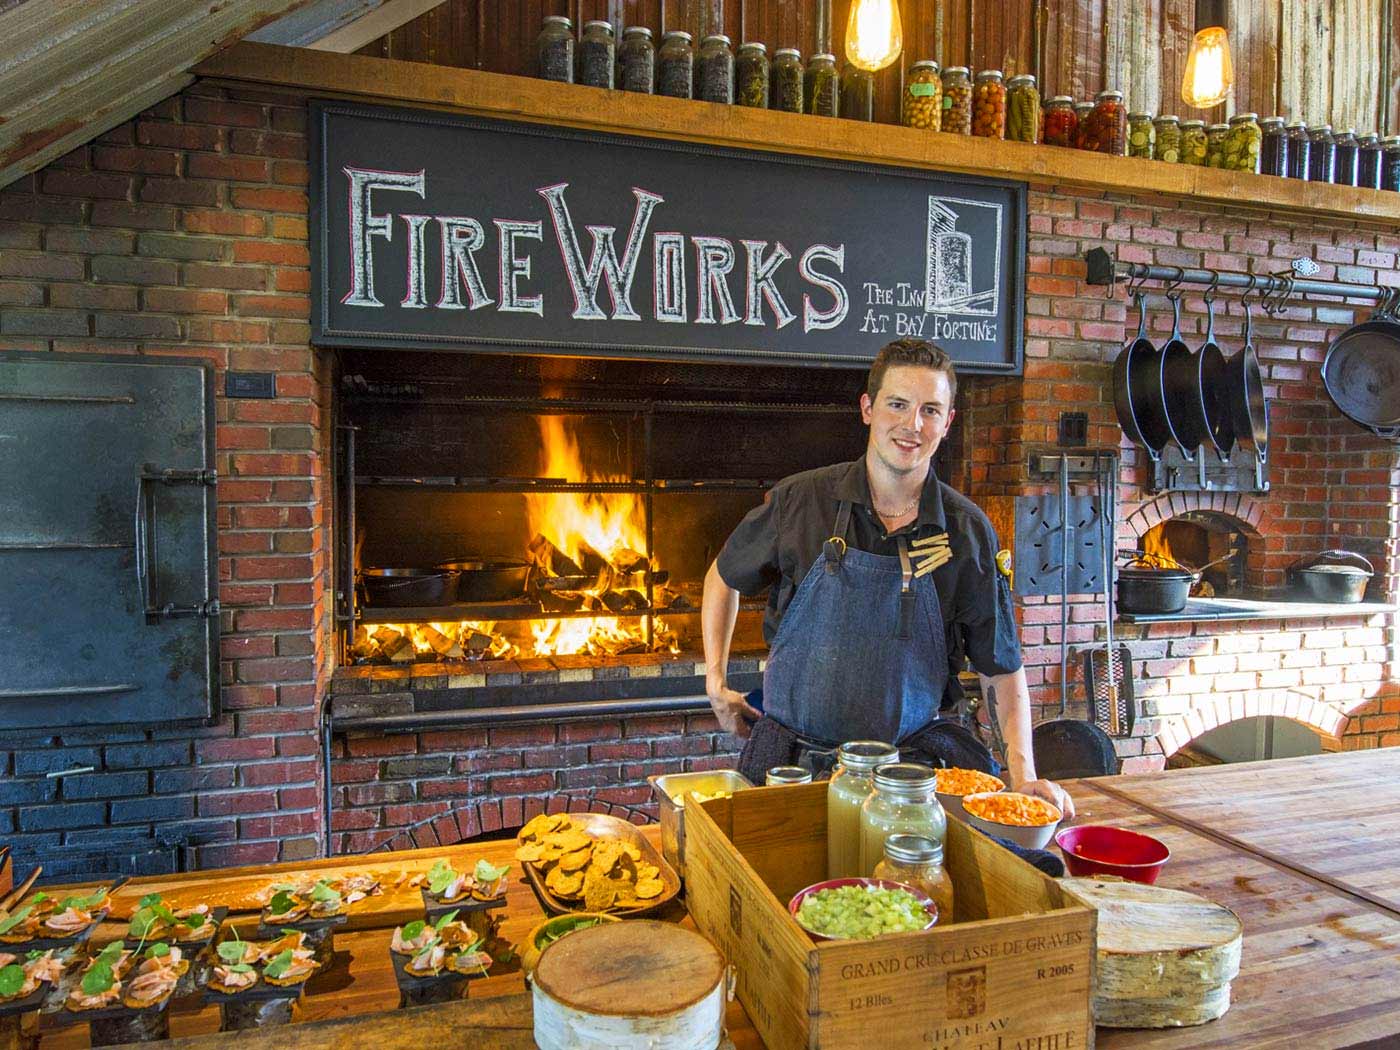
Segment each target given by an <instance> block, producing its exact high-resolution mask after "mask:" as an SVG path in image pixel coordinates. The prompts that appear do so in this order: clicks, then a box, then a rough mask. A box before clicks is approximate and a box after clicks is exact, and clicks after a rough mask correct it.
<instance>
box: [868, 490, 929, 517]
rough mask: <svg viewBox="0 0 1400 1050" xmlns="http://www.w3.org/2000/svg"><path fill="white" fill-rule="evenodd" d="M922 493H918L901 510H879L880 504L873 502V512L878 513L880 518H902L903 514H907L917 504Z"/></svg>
mask: <svg viewBox="0 0 1400 1050" xmlns="http://www.w3.org/2000/svg"><path fill="white" fill-rule="evenodd" d="M922 495H923V493H920V494H919V495H918V496H915V497H914V498H913V499H911V500H910V501H909V504H908V506H906V507H905V508H904V509H903V510H900V511H886V510H881V509H880V505H879V504H878V503H877V504H875V513H876V514H878V515H880V517H882V518H902V517H904V515H906V514H908V513H909V512H910V511H911V510H913V509H914V508H915V507H917V506H918V505H919V499H920V497H921V496H922Z"/></svg>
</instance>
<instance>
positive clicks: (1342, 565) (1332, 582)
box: [1288, 550, 1376, 603]
mask: <svg viewBox="0 0 1400 1050" xmlns="http://www.w3.org/2000/svg"><path fill="white" fill-rule="evenodd" d="M1375 574H1376V573H1375V569H1374V568H1373V567H1372V566H1371V563H1370V562H1369V561H1367V560H1366V559H1365V558H1363V557H1362V556H1361V555H1359V554H1354V553H1352V552H1351V551H1341V550H1331V551H1323V552H1322V553H1321V554H1314V555H1313V556H1312V557H1310V558H1304V559H1303V560H1302V561H1300V562H1296V563H1294V564H1293V565H1291V566H1289V569H1288V582H1289V585H1290V586H1291V587H1292V589H1293V594H1294V596H1295V597H1297V598H1300V599H1302V600H1303V601H1310V602H1347V603H1350V602H1359V601H1361V599H1362V598H1363V597H1364V596H1365V594H1366V584H1368V583H1370V582H1371V577H1372V576H1374V575H1375Z"/></svg>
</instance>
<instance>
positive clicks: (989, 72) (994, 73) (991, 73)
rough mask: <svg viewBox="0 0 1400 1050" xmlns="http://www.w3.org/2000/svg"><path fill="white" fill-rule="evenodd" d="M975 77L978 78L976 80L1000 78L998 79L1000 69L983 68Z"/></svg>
mask: <svg viewBox="0 0 1400 1050" xmlns="http://www.w3.org/2000/svg"><path fill="white" fill-rule="evenodd" d="M977 79H978V80H1000V79H1001V70H1000V69H984V70H982V71H981V72H980V73H978V74H977Z"/></svg>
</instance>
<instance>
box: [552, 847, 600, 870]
mask: <svg viewBox="0 0 1400 1050" xmlns="http://www.w3.org/2000/svg"><path fill="white" fill-rule="evenodd" d="M596 855H597V854H596V851H595V850H594V849H593V847H591V846H585V847H584V848H583V849H580V850H575V851H574V852H572V853H565V854H564V855H563V856H562V857H560V858H559V870H560V871H582V870H583V869H584V868H586V867H588V866H589V860H590V858H593V857H595V856H596Z"/></svg>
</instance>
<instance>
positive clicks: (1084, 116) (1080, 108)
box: [1074, 102, 1094, 149]
mask: <svg viewBox="0 0 1400 1050" xmlns="http://www.w3.org/2000/svg"><path fill="white" fill-rule="evenodd" d="M1093 111H1094V104H1093V103H1092V102H1076V103H1075V104H1074V117H1075V125H1074V148H1075V149H1090V148H1091V147H1089V146H1086V145H1084V136H1085V135H1086V134H1087V133H1088V131H1089V128H1088V121H1089V114H1090V113H1092V112H1093Z"/></svg>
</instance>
